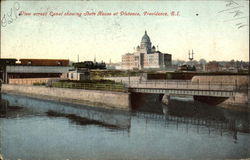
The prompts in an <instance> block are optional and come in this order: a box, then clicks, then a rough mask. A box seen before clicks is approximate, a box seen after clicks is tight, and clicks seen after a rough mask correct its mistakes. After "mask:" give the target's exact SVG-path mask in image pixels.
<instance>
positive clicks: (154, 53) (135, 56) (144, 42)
mask: <svg viewBox="0 0 250 160" xmlns="http://www.w3.org/2000/svg"><path fill="white" fill-rule="evenodd" d="M157 48H158V47H157ZM171 64H172V55H171V54H167V53H161V52H160V51H159V50H158V49H156V48H155V46H152V43H151V41H150V38H149V36H148V34H147V31H145V34H144V35H143V37H142V39H141V44H140V46H139V45H138V46H137V47H136V49H135V51H134V52H133V53H127V54H124V55H122V69H124V70H132V69H139V70H141V69H162V70H164V69H167V67H168V66H171Z"/></svg>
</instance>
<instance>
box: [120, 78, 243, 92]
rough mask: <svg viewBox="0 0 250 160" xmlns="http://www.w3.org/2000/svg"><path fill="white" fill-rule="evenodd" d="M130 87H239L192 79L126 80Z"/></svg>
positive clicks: (216, 88) (224, 88) (211, 88)
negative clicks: (193, 80)
mask: <svg viewBox="0 0 250 160" xmlns="http://www.w3.org/2000/svg"><path fill="white" fill-rule="evenodd" d="M123 83H125V85H126V87H128V88H152V89H194V90H224V91H232V90H236V89H239V86H237V85H236V84H234V83H224V82H213V83H212V82H207V83H199V82H192V81H184V80H181V81H124V82H123Z"/></svg>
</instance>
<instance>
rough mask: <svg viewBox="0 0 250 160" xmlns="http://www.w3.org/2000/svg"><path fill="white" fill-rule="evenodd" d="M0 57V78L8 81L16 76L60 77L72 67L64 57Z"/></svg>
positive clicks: (5, 81)
mask: <svg viewBox="0 0 250 160" xmlns="http://www.w3.org/2000/svg"><path fill="white" fill-rule="evenodd" d="M16 61H17V60H16V59H0V62H1V63H0V73H1V76H0V79H1V81H3V82H4V83H8V81H9V79H16V78H19V79H20V78H51V77H54V78H55V77H60V76H61V75H62V73H65V72H68V71H69V69H73V67H71V66H69V60H65V59H20V60H19V62H16Z"/></svg>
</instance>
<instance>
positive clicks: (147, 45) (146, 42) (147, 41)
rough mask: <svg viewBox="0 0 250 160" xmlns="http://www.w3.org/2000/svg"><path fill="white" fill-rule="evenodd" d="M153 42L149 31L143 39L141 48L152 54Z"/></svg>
mask: <svg viewBox="0 0 250 160" xmlns="http://www.w3.org/2000/svg"><path fill="white" fill-rule="evenodd" d="M151 45H152V44H151V41H150V38H149V36H148V34H147V31H145V34H144V35H143V37H142V39H141V46H140V48H141V49H143V50H144V51H145V52H146V53H150V52H151Z"/></svg>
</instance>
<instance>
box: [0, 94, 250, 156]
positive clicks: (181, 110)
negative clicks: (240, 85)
mask: <svg viewBox="0 0 250 160" xmlns="http://www.w3.org/2000/svg"><path fill="white" fill-rule="evenodd" d="M149 108H151V110H150V109H149ZM0 115H1V118H0V127H1V128H0V153H1V154H2V155H3V157H4V158H5V159H11V160H15V159H22V160H26V159H27V160H63V159H65V160H66V159H69V160H72V159H74V160H80V159H86V160H87V159H88V160H126V159H132V160H144V159H145V160H165V159H240V158H247V157H248V158H249V157H250V143H249V142H250V128H249V113H247V112H238V111H230V110H226V109H221V108H218V107H215V106H208V105H204V104H200V103H195V102H193V101H189V100H188V99H185V102H183V101H180V100H178V99H172V100H171V103H170V104H169V106H166V105H163V104H161V103H159V102H157V101H154V100H147V101H145V103H144V104H143V103H142V102H140V107H138V106H137V107H136V110H134V111H133V112H131V113H130V112H124V111H113V110H104V109H96V108H92V107H87V106H79V105H69V104H66V103H57V102H52V101H45V100H38V99H34V98H27V97H24V96H16V95H11V94H2V95H1V108H0Z"/></svg>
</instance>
